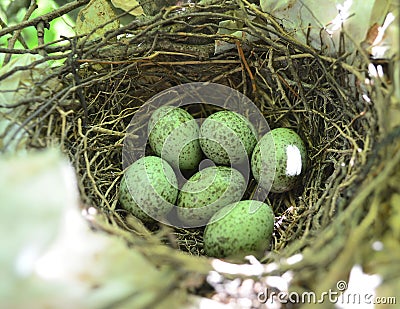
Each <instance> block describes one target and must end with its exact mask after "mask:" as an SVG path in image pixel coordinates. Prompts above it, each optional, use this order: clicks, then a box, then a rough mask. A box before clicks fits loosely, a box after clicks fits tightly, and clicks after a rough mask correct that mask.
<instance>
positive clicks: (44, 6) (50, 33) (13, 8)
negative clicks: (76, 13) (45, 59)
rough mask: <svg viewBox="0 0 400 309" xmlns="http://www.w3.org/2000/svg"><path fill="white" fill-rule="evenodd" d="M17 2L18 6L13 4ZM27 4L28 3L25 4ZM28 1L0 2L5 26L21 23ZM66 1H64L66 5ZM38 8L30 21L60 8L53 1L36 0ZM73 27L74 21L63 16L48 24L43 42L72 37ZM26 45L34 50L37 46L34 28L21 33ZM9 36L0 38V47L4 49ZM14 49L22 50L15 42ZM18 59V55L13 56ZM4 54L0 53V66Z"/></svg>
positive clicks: (19, 44)
mask: <svg viewBox="0 0 400 309" xmlns="http://www.w3.org/2000/svg"><path fill="white" fill-rule="evenodd" d="M16 2H18V5H16V4H15V3H16ZM26 2H28V3H26ZM29 2H30V1H11V0H3V1H0V18H1V19H2V21H3V22H5V23H6V24H7V26H11V25H15V24H18V23H19V22H21V21H22V20H23V18H24V16H25V14H26V11H27V6H28V7H29V4H30V3H29ZM66 2H67V1H65V3H66ZM37 5H38V8H37V9H36V10H35V11H34V12H33V14H32V15H31V17H30V19H33V18H36V17H38V16H41V15H43V14H46V13H49V12H51V11H53V10H55V9H57V8H59V7H60V6H59V5H58V4H57V3H56V2H55V1H53V0H37ZM74 27H75V20H73V19H72V18H71V17H69V16H67V15H64V16H63V17H60V18H57V19H54V20H52V21H51V22H50V28H49V29H45V36H44V40H45V43H49V42H53V41H55V40H57V39H59V38H60V36H73V35H74V34H75V32H74ZM21 35H22V37H23V38H24V40H25V42H26V44H27V45H28V47H29V48H35V47H36V46H37V45H38V39H37V33H36V29H35V27H27V28H25V29H24V30H23V31H22V33H21ZM11 36H12V35H11V34H8V35H4V36H2V37H0V47H2V48H6V47H7V46H8V40H9V39H10V38H11ZM14 48H16V49H18V48H24V47H23V45H22V44H21V43H20V42H19V41H18V40H17V42H16V43H15V46H14ZM14 57H18V55H13V58H14ZM3 58H4V54H2V53H0V64H1V65H2V64H3ZM1 65H0V66H1Z"/></svg>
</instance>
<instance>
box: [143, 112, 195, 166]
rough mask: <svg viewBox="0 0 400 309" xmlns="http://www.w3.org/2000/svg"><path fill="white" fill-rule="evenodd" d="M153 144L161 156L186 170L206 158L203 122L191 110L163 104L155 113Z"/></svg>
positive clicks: (155, 150)
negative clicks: (201, 132) (201, 134)
mask: <svg viewBox="0 0 400 309" xmlns="http://www.w3.org/2000/svg"><path fill="white" fill-rule="evenodd" d="M148 130H149V144H150V147H151V148H152V149H153V151H154V153H155V154H156V155H157V156H160V157H161V158H163V159H164V160H166V161H168V163H170V164H171V165H172V166H174V167H179V168H180V169H182V170H191V169H194V168H196V167H197V166H198V164H199V162H200V161H201V159H202V152H201V148H200V144H199V139H198V138H199V125H198V124H197V122H196V120H195V119H194V118H193V117H192V115H190V114H189V113H188V112H187V111H185V110H183V109H181V108H178V107H173V106H162V107H160V108H158V109H157V110H155V111H154V112H153V114H152V115H151V118H150V121H149V125H148Z"/></svg>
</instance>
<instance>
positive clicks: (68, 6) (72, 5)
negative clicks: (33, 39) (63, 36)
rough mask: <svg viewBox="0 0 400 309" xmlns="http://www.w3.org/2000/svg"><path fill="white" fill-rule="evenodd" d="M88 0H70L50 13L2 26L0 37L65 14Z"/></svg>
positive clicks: (88, 0)
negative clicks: (71, 0) (5, 26)
mask: <svg viewBox="0 0 400 309" xmlns="http://www.w3.org/2000/svg"><path fill="white" fill-rule="evenodd" d="M89 2H90V0H77V1H74V2H71V3H68V4H66V5H64V6H62V7H60V8H59V9H57V10H55V11H52V12H50V13H47V14H44V15H42V16H39V17H36V18H34V19H31V20H27V21H24V22H21V23H19V24H16V25H13V26H8V27H7V28H4V29H2V30H0V37H1V36H3V35H5V34H8V33H11V32H14V31H16V30H19V29H24V28H26V27H30V26H36V25H37V24H38V23H39V22H40V21H45V22H50V21H52V20H53V19H56V18H58V17H61V16H63V15H64V14H66V13H68V12H70V11H72V10H74V9H76V8H79V7H81V6H83V5H85V4H87V3H89Z"/></svg>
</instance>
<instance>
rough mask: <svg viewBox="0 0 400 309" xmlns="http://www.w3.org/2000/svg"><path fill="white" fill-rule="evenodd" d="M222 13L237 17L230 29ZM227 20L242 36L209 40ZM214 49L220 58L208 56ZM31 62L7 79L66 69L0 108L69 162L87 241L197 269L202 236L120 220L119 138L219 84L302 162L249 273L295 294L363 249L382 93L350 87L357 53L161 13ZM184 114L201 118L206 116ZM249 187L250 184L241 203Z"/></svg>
mask: <svg viewBox="0 0 400 309" xmlns="http://www.w3.org/2000/svg"><path fill="white" fill-rule="evenodd" d="M232 10H243V12H245V14H242V15H241V16H238V15H236V16H235V17H233V16H232V14H231V13H230V12H231V11H232ZM250 16H252V17H254V16H256V17H257V18H256V19H254V18H250ZM233 19H234V20H235V22H236V23H235V24H236V25H239V24H240V25H241V26H242V28H240V29H238V30H243V29H245V31H244V32H243V33H246V34H247V35H244V36H242V37H237V36H232V35H230V34H224V33H221V32H220V31H219V29H220V22H221V21H224V20H233ZM231 30H232V29H231ZM249 36H250V37H251V38H252V39H251V40H248V37H249ZM218 44H220V45H221V44H222V45H223V46H226V48H225V50H222V51H220V52H219V53H215V48H216V45H218ZM37 51H38V52H43V54H45V55H46V56H45V57H44V58H43V59H42V60H37V61H35V62H33V64H31V65H29V66H26V67H18V68H16V70H15V71H21V70H28V71H29V70H32V68H35V66H36V65H40V63H42V62H45V61H47V60H49V59H56V58H58V59H63V60H65V61H64V62H63V64H62V65H60V66H59V67H55V68H52V69H51V72H50V73H47V75H46V77H45V78H44V79H42V80H40V81H37V82H36V84H35V87H34V88H33V90H31V92H30V93H29V94H28V95H27V96H26V98H29V100H26V98H24V99H21V100H20V102H19V103H17V104H14V105H13V106H12V107H8V108H9V109H10V108H11V109H12V108H15V109H16V108H21V107H23V109H22V112H21V113H20V115H19V116H18V119H17V120H16V123H17V124H18V125H19V126H20V128H21V130H22V131H25V132H27V134H28V137H27V140H26V144H27V145H28V146H29V147H32V148H43V147H49V146H54V145H59V146H60V147H61V148H62V150H63V151H64V152H65V153H66V154H67V155H68V156H69V158H70V160H71V162H72V164H73V166H74V168H75V170H76V173H77V175H78V186H79V190H80V194H81V199H82V203H83V204H84V205H85V207H93V208H95V209H96V210H97V211H98V213H100V214H102V216H103V220H99V222H98V223H97V226H98V227H101V228H102V229H105V230H107V231H109V232H110V233H113V234H118V235H123V236H124V237H125V238H126V239H127V242H129V243H131V244H134V245H137V246H139V247H140V246H147V249H146V250H147V251H146V252H147V253H148V255H150V256H151V248H152V245H153V244H155V243H157V248H159V244H160V243H161V244H162V245H163V246H166V247H172V248H174V249H176V250H181V251H185V252H188V253H189V254H190V255H191V257H190V258H192V259H193V261H196V259H199V258H200V259H201V258H202V257H201V256H202V255H203V244H202V229H201V228H200V229H184V228H173V227H167V226H163V225H161V226H160V225H156V226H155V225H151V226H143V225H142V224H141V223H140V222H138V220H136V219H135V218H134V217H133V216H132V215H130V214H129V213H127V212H126V211H125V210H123V209H122V208H121V207H120V204H119V202H118V188H119V183H120V180H121V177H122V175H123V166H122V150H123V146H124V140H125V136H126V131H127V128H128V126H129V124H130V122H131V120H132V118H133V116H134V115H135V113H136V112H137V111H138V109H139V108H140V107H141V106H143V104H145V103H146V102H147V101H148V100H149V99H150V98H152V97H153V96H154V95H156V94H158V93H160V92H162V91H164V90H166V89H169V88H171V87H173V86H177V85H182V84H186V83H192V82H204V83H207V82H212V83H218V84H222V85H226V86H228V87H231V88H233V89H235V90H237V91H239V92H241V93H243V94H244V95H246V96H247V97H248V98H250V99H251V100H252V102H254V104H255V105H256V106H257V107H258V109H259V110H260V111H261V113H262V114H263V115H264V117H265V119H266V120H267V122H268V124H269V126H270V127H271V128H276V127H287V128H292V129H294V130H295V131H296V132H298V133H299V135H300V136H301V137H302V139H303V140H304V142H305V144H306V147H307V150H308V165H307V170H306V172H305V174H304V176H303V178H302V181H301V182H300V184H299V186H297V187H296V188H295V189H294V190H291V191H289V192H287V193H283V194H269V196H268V200H269V202H270V203H271V205H272V206H273V209H274V212H275V216H276V223H275V229H274V234H273V241H272V244H271V246H270V248H269V249H268V251H267V252H265V255H264V257H263V258H262V259H261V261H260V262H262V263H264V265H273V264H274V263H276V265H277V267H276V268H274V269H273V270H271V272H270V274H283V273H284V272H286V271H287V270H289V269H290V270H291V271H292V272H293V273H294V278H296V281H295V284H296V285H297V286H300V287H301V288H303V289H309V288H316V287H317V286H316V282H329V284H331V283H332V279H340V278H341V276H345V275H346V274H348V271H349V269H350V265H346V264H345V266H344V269H343V270H342V269H340V271H338V269H339V267H338V265H337V264H335V259H336V258H338V257H339V258H340V257H342V259H344V260H342V262H343V261H344V262H346V263H347V262H348V261H349V259H348V255H351V253H347V255H345V256H342V255H341V252H343V250H351V251H354V250H356V248H357V246H359V245H360V246H361V245H362V240H363V239H368V238H366V237H367V235H369V234H368V233H369V231H368V228H364V229H362V230H357V226H359V225H360V224H361V225H362V226H364V227H365V224H366V222H364V221H365V218H368V216H370V211H371V210H370V208H369V206H368V203H367V202H366V197H367V196H369V195H370V194H371V192H372V191H371V190H372V188H369V190H370V191H369V192H366V191H365V190H364V189H363V188H364V186H363V183H364V182H363V181H364V179H365V178H367V177H368V176H370V175H371V171H373V170H374V168H375V166H377V165H378V163H379V161H380V158H381V156H382V154H380V153H379V151H381V150H382V149H383V146H382V147H378V146H377V143H378V133H379V130H380V128H381V122H380V121H381V119H379V110H378V109H377V108H376V106H377V105H376V104H377V103H376V102H375V101H374V98H379V97H380V98H381V100H384V97H385V94H384V93H382V90H380V88H379V87H381V85H378V86H374V85H372V84H370V85H364V84H363V81H364V80H365V78H367V77H368V76H367V74H368V73H367V63H368V59H367V58H366V57H365V54H363V52H362V51H358V52H357V53H348V54H347V53H345V52H343V53H341V54H340V55H336V56H334V57H333V56H332V57H328V56H326V55H322V54H320V53H319V52H317V51H316V50H314V49H313V48H311V47H309V46H308V45H305V44H302V43H300V42H298V41H297V40H296V39H295V38H293V37H292V36H290V35H288V34H286V32H285V30H284V28H282V26H281V25H280V24H279V23H278V22H277V21H276V20H275V19H274V18H273V17H271V16H270V15H268V14H265V13H262V12H260V11H258V10H257V9H255V8H254V7H252V6H248V7H247V6H242V7H239V6H238V5H237V4H236V3H235V2H229V1H227V2H226V3H225V4H224V5H218V4H217V5H211V6H204V7H202V6H195V7H187V8H186V10H177V9H164V10H162V11H161V12H160V13H159V14H157V15H156V16H154V17H152V18H151V19H143V20H141V19H138V20H135V21H133V22H131V23H129V24H127V25H125V26H124V27H122V28H118V29H117V30H112V31H108V32H107V33H106V34H105V38H98V39H93V40H85V39H84V38H79V39H78V38H70V39H68V42H67V44H64V45H62V47H57V46H55V45H54V46H53V45H51V44H48V45H46V46H42V47H41V49H40V50H37ZM352 57H353V58H352ZM49 85H50V86H49ZM54 85H55V86H54ZM374 93H375V96H373V94H374ZM363 95H364V98H363ZM366 96H367V98H368V96H369V98H368V99H365V97H366ZM189 108H190V107H189ZM190 111H191V113H192V114H193V115H194V116H195V117H206V116H208V115H209V114H211V113H212V112H214V111H215V107H211V106H206V105H204V106H202V107H201V108H198V109H192V110H190ZM15 136H18V134H17V133H15V134H14V137H15ZM391 141H393V136H392V137H391ZM388 144H390V142H388V140H386V144H385V145H388ZM385 147H386V146H385ZM372 149H376V151H372ZM255 187H256V186H255V183H254V180H251V181H250V183H249V187H248V190H247V192H246V196H251V195H252V194H253V193H254V192H253V191H252V190H254V189H255ZM360 188H361V189H363V190H364V191H363V190H361V189H360ZM374 209H375V208H374ZM374 211H377V210H376V209H375V210H374ZM363 224H364V225H363ZM354 229H356V230H357V231H358V232H357V233H358V234H356V235H355V236H354V235H353V234H352V233H353V232H354ZM349 234H351V235H353V236H354V237H358V238H356V239H355V240H354V248H352V247H349V243H348V242H347V238H348V237H349V236H348V235H349ZM368 237H370V236H368ZM168 252H170V251H168ZM293 256H298V257H299V256H301V258H300V260H301V261H300V262H297V263H289V258H290V257H293ZM173 258H174V257H173V256H171V257H170V259H173ZM234 262H236V263H238V264H245V263H247V262H246V261H244V260H243V261H234ZM330 265H333V266H332V268H329V267H330ZM335 265H336V266H335ZM325 269H328V270H327V271H325ZM335 270H336V271H337V272H335ZM316 274H317V275H316ZM264 275H265V276H267V273H265V274H264ZM325 275H326V276H327V277H326V276H325ZM324 276H325V277H324ZM324 280H326V281H324ZM329 280H330V281H329ZM327 284H328V283H327Z"/></svg>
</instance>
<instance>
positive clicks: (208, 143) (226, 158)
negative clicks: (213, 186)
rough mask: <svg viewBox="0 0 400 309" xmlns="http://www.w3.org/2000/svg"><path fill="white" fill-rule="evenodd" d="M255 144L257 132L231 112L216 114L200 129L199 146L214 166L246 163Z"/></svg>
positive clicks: (239, 116)
mask: <svg viewBox="0 0 400 309" xmlns="http://www.w3.org/2000/svg"><path fill="white" fill-rule="evenodd" d="M256 143H257V132H256V130H255V129H254V126H253V125H252V124H251V123H250V121H249V120H248V119H247V118H245V117H244V116H242V115H240V114H238V113H236V112H232V111H220V112H216V113H214V114H212V115H210V116H209V117H207V119H206V120H205V121H204V122H203V124H202V125H201V127H200V146H201V149H202V150H203V152H204V154H205V155H206V156H207V157H208V158H209V159H211V160H212V161H214V162H215V163H216V164H222V165H232V164H241V163H243V162H246V161H247V160H248V159H249V157H250V155H251V152H252V151H253V148H254V146H255V145H256Z"/></svg>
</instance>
